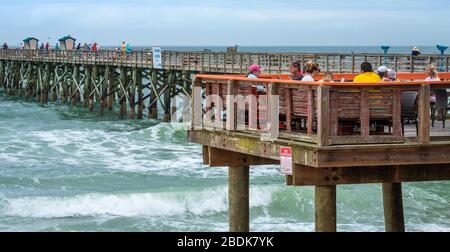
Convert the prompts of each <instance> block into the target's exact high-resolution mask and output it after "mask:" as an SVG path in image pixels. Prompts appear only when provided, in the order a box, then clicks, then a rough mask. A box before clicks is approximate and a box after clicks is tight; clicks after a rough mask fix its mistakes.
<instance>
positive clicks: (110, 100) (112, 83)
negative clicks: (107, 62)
mask: <svg viewBox="0 0 450 252" xmlns="http://www.w3.org/2000/svg"><path fill="white" fill-rule="evenodd" d="M107 69H109V70H110V71H109V76H108V80H109V85H108V110H109V111H112V110H113V103H114V96H115V93H116V91H115V88H116V76H115V75H114V74H115V71H111V68H110V67H109V66H108V67H107Z"/></svg>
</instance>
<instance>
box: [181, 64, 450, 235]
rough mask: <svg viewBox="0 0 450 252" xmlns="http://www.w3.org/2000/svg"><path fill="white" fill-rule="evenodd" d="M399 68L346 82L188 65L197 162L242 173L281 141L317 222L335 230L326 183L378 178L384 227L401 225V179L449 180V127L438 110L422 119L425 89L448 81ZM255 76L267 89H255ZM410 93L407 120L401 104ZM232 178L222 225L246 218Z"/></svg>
mask: <svg viewBox="0 0 450 252" xmlns="http://www.w3.org/2000/svg"><path fill="white" fill-rule="evenodd" d="M400 76H401V77H400V78H404V81H402V82H390V83H375V84H374V83H360V84H355V83H350V82H342V83H337V82H336V83H307V82H296V81H289V80H285V79H283V77H282V76H279V78H276V76H267V77H265V78H262V79H256V80H255V79H246V78H242V77H240V76H218V75H197V76H196V79H195V81H194V82H193V109H192V113H193V122H192V126H191V130H190V131H189V140H190V141H191V142H194V143H198V144H201V145H202V146H203V158H204V163H205V164H206V165H209V166H212V167H216V166H220V167H222V166H228V167H229V169H230V179H231V176H233V178H234V179H236V180H239V181H247V180H248V176H249V173H248V168H249V167H250V166H258V165H267V164H277V165H279V164H280V162H281V159H282V153H281V150H282V149H286V148H288V149H289V150H290V151H291V153H292V156H291V157H292V161H291V164H290V165H291V168H292V172H291V173H287V174H286V183H287V185H289V186H315V187H316V230H317V231H336V186H338V185H344V184H366V183H381V184H383V199H384V207H385V221H386V230H387V231H404V230H405V227H404V217H403V205H402V204H403V203H402V195H401V194H402V190H401V183H403V182H418V181H442V180H450V154H449V153H450V130H449V127H448V124H447V126H446V128H445V129H444V128H443V124H442V122H441V120H442V119H441V118H436V123H435V125H434V127H433V126H432V125H431V124H432V123H431V122H432V120H431V119H432V114H433V113H431V112H432V107H433V106H434V105H435V104H434V103H433V101H432V100H431V99H430V95H431V94H432V93H436V92H441V91H442V90H444V92H445V93H447V89H448V88H450V82H449V81H447V80H445V81H441V82H432V83H431V82H428V83H426V82H424V81H419V79H421V78H423V76H420V75H400ZM340 77H342V76H337V77H336V78H337V79H338V80H339V79H340ZM349 77H350V76H349ZM442 77H443V78H444V79H448V78H449V75H448V74H446V73H445V74H442ZM405 79H407V81H406V80H405ZM257 85H262V86H264V87H265V88H266V91H267V92H266V93H264V94H261V93H257V92H256V86H257ZM439 90H440V91H439ZM411 95H415V96H413V97H415V99H413V100H412V109H413V111H415V115H416V117H415V119H414V120H412V122H414V121H417V129H416V126H415V125H414V124H413V125H411V124H408V123H407V121H408V120H407V119H408V118H409V116H410V115H407V114H405V112H407V111H406V108H405V104H404V103H405V102H406V103H407V102H408V98H407V97H410V96H411ZM252 96H254V98H251V97H252ZM447 103H448V101H447ZM433 111H434V110H433ZM284 165H286V164H284ZM238 171H239V172H240V173H239V172H238ZM237 174H238V175H237ZM233 185H234V183H232V181H230V230H231V231H248V230H249V229H248V227H249V225H248V218H247V217H246V216H241V215H239V214H238V213H239V212H240V211H243V212H246V211H247V209H243V207H244V208H247V206H248V204H247V200H248V194H247V193H248V188H245V189H242V188H241V189H239V190H234V189H233V188H231V187H232V186H233ZM233 193H234V194H233ZM243 194H244V196H242V195H243ZM234 197H237V198H238V199H240V200H241V201H245V202H237V200H236V199H235V198H234ZM231 202H234V203H231ZM232 213H233V214H232Z"/></svg>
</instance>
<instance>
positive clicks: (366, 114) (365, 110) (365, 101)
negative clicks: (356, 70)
mask: <svg viewBox="0 0 450 252" xmlns="http://www.w3.org/2000/svg"><path fill="white" fill-rule="evenodd" d="M360 109H361V111H360V112H361V115H360V120H361V136H362V137H363V138H367V137H369V135H370V109H369V91H368V90H367V89H362V90H361V106H360Z"/></svg>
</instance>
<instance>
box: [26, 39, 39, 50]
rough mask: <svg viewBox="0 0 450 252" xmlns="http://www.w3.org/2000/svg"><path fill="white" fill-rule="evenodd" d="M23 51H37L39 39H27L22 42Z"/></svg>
mask: <svg viewBox="0 0 450 252" xmlns="http://www.w3.org/2000/svg"><path fill="white" fill-rule="evenodd" d="M23 43H24V49H27V50H37V49H38V47H39V39H37V38H33V37H29V38H26V39H24V40H23Z"/></svg>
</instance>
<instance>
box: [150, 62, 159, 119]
mask: <svg viewBox="0 0 450 252" xmlns="http://www.w3.org/2000/svg"><path fill="white" fill-rule="evenodd" d="M151 84H152V87H153V89H152V91H150V92H151V93H150V104H149V107H148V118H149V119H158V103H157V102H154V103H153V104H151V102H152V101H155V100H156V99H159V97H158V94H157V91H156V87H157V85H158V76H157V72H156V70H155V69H153V70H152V72H151Z"/></svg>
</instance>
